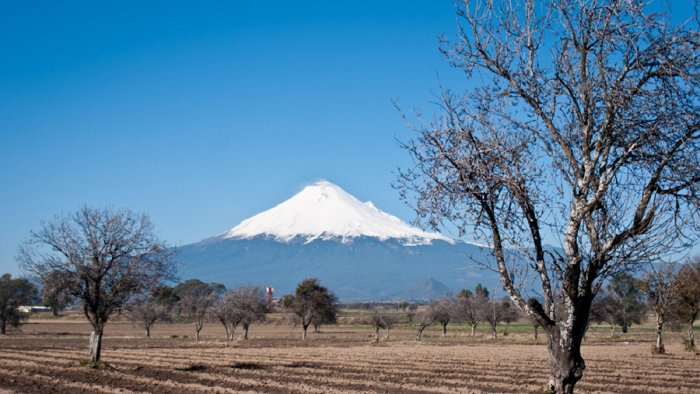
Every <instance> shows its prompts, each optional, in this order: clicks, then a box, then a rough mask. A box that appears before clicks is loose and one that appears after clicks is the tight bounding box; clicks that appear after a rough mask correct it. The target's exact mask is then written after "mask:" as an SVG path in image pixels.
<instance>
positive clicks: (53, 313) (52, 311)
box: [51, 307, 58, 316]
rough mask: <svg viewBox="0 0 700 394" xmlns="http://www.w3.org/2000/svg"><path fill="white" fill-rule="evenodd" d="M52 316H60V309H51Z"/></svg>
mask: <svg viewBox="0 0 700 394" xmlns="http://www.w3.org/2000/svg"><path fill="white" fill-rule="evenodd" d="M51 314H52V315H54V316H58V308H55V307H54V308H51Z"/></svg>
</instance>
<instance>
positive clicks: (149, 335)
mask: <svg viewBox="0 0 700 394" xmlns="http://www.w3.org/2000/svg"><path fill="white" fill-rule="evenodd" d="M150 337H151V326H146V338H150Z"/></svg>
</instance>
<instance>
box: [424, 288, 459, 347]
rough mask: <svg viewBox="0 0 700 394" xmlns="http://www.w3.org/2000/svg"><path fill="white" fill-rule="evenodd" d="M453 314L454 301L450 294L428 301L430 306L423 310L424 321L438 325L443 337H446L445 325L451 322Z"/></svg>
mask: <svg viewBox="0 0 700 394" xmlns="http://www.w3.org/2000/svg"><path fill="white" fill-rule="evenodd" d="M455 314H456V309H455V300H454V298H452V294H448V295H446V296H444V297H442V298H438V299H433V300H430V304H428V307H427V308H426V309H425V320H430V321H432V322H438V323H440V325H441V326H442V336H443V337H444V336H445V335H447V324H449V323H450V320H453V318H454V317H455Z"/></svg>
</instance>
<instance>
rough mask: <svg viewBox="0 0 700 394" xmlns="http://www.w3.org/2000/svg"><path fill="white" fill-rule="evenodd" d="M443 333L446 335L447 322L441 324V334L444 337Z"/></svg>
mask: <svg viewBox="0 0 700 394" xmlns="http://www.w3.org/2000/svg"><path fill="white" fill-rule="evenodd" d="M445 335H447V323H443V325H442V336H443V337H444V336H445Z"/></svg>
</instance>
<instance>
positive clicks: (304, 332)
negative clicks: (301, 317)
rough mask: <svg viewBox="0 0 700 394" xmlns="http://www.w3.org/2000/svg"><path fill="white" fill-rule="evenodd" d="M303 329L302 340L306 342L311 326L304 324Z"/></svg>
mask: <svg viewBox="0 0 700 394" xmlns="http://www.w3.org/2000/svg"><path fill="white" fill-rule="evenodd" d="M303 328H304V331H303V332H302V333H301V340H302V341H305V340H306V330H307V329H308V328H309V325H308V324H304V326H303Z"/></svg>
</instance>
